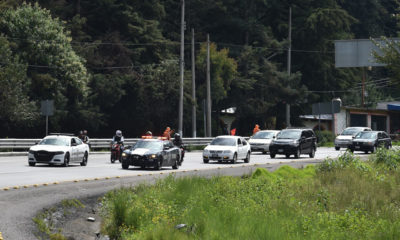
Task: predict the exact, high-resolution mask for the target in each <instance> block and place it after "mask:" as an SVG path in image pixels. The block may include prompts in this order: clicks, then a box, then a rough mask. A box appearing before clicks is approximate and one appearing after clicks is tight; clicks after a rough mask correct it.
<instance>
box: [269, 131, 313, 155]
mask: <svg viewBox="0 0 400 240" xmlns="http://www.w3.org/2000/svg"><path fill="white" fill-rule="evenodd" d="M315 151H317V138H316V136H315V133H314V131H313V130H311V129H285V130H282V131H280V132H279V133H278V135H277V136H276V138H275V139H274V140H272V142H271V144H270V145H269V155H270V156H271V158H275V155H276V154H282V155H286V158H289V157H290V155H292V154H293V155H294V157H295V158H299V157H300V154H309V156H310V158H313V157H314V156H315Z"/></svg>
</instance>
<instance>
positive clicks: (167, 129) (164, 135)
mask: <svg viewBox="0 0 400 240" xmlns="http://www.w3.org/2000/svg"><path fill="white" fill-rule="evenodd" d="M173 132H174V130H171V128H170V127H167V128H166V129H165V131H164V133H163V137H165V138H167V139H168V140H170V139H171V134H172V133H173Z"/></svg>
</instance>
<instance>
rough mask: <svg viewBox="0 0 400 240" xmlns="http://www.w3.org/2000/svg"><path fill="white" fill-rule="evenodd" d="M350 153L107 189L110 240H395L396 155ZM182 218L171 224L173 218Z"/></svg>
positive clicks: (398, 225) (398, 227)
mask: <svg viewBox="0 0 400 240" xmlns="http://www.w3.org/2000/svg"><path fill="white" fill-rule="evenodd" d="M399 156H400V155H399V153H398V152H395V151H386V150H378V152H377V154H376V155H373V157H372V158H371V159H370V160H369V161H368V162H362V161H360V160H359V159H358V158H356V157H354V156H353V155H352V154H351V153H346V154H345V155H343V156H341V157H340V158H339V159H338V160H332V159H327V160H326V161H324V162H323V163H322V164H320V165H316V166H307V167H306V168H305V169H302V170H298V169H293V168H291V167H289V166H283V167H281V168H280V169H278V170H277V171H275V172H273V173H270V172H268V171H267V170H265V169H257V170H256V171H255V172H254V173H253V174H252V175H250V176H244V177H242V178H235V177H214V178H211V179H206V178H200V177H193V178H183V179H181V178H180V179H177V178H174V177H168V178H167V179H165V180H161V181H159V182H157V184H155V185H151V186H146V185H141V186H139V187H136V188H134V189H130V188H124V189H120V190H116V191H113V192H110V193H108V194H107V195H106V197H105V200H104V203H103V204H104V205H103V207H104V208H103V211H104V212H103V213H104V218H103V219H104V220H105V221H104V222H103V232H105V233H106V234H108V235H109V236H110V237H111V238H112V239H400V188H399V187H398V186H399V183H400V174H399V173H400V170H399V169H398V167H400V157H399ZM182 223H183V224H186V227H184V228H182V229H176V228H175V226H176V225H178V224H182Z"/></svg>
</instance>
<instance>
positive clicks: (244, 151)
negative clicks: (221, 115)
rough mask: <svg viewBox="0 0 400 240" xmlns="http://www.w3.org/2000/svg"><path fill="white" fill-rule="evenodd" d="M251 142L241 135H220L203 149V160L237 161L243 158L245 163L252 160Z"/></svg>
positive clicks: (205, 161) (206, 161)
mask: <svg viewBox="0 0 400 240" xmlns="http://www.w3.org/2000/svg"><path fill="white" fill-rule="evenodd" d="M250 154H251V149H250V144H249V143H248V142H247V141H246V140H245V139H244V138H243V137H239V136H219V137H216V138H214V140H212V141H211V143H210V144H209V145H208V146H207V147H206V148H205V149H204V151H203V162H204V163H208V162H209V161H210V160H214V161H218V162H223V161H230V162H232V163H236V162H237V160H238V159H243V160H244V162H245V163H248V162H250Z"/></svg>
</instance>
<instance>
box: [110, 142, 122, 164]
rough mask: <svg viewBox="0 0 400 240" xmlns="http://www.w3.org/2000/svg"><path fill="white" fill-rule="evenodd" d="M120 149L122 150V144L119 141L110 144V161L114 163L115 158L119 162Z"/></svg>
mask: <svg viewBox="0 0 400 240" xmlns="http://www.w3.org/2000/svg"><path fill="white" fill-rule="evenodd" d="M122 150H123V145H122V144H121V143H112V144H111V163H114V162H115V161H116V160H118V161H119V162H121V152H122Z"/></svg>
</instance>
